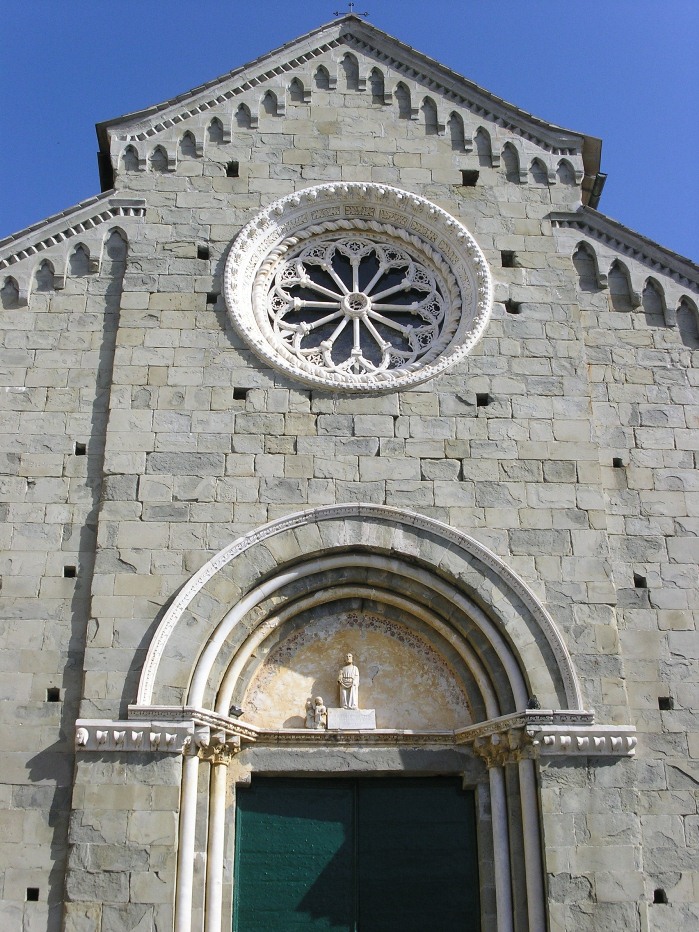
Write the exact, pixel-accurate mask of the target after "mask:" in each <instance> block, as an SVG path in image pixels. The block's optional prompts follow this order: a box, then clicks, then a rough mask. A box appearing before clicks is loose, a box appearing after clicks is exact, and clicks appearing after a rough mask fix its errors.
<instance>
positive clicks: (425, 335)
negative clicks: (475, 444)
mask: <svg viewBox="0 0 699 932" xmlns="http://www.w3.org/2000/svg"><path fill="white" fill-rule="evenodd" d="M268 307H269V316H270V322H271V324H272V327H273V329H274V331H275V333H276V334H277V335H278V337H279V338H280V339H281V340H282V341H283V342H284V344H285V345H286V346H287V348H288V349H289V350H290V351H291V352H292V353H293V354H294V355H295V356H296V357H297V358H299V359H301V360H305V361H307V362H310V363H312V364H314V365H316V366H319V367H322V368H324V369H327V370H329V371H332V372H345V373H348V374H353V375H362V374H364V373H372V372H377V371H381V370H387V369H396V368H405V367H409V366H410V365H411V364H413V363H416V362H417V361H419V360H420V358H421V357H422V356H423V355H424V354H425V353H426V352H427V350H429V348H430V347H431V346H432V344H433V343H434V342H435V340H436V339H437V338H438V336H439V334H440V331H441V328H442V325H443V323H444V318H445V308H446V299H445V294H444V287H443V285H441V283H440V282H439V281H438V279H437V276H436V275H435V273H434V271H432V270H431V269H429V268H428V267H427V266H426V265H425V264H424V263H423V262H419V261H418V260H416V259H415V258H414V257H413V256H411V255H410V254H409V253H408V252H406V251H405V250H404V249H401V248H399V247H398V246H395V245H392V244H385V243H376V242H372V241H371V240H369V239H367V238H365V237H352V238H347V237H338V238H335V239H332V240H328V239H324V240H323V241H322V242H316V243H313V244H311V245H309V246H306V247H305V248H304V249H303V250H302V251H301V252H300V253H299V254H298V255H297V256H295V257H293V258H290V259H288V260H287V261H285V262H284V263H283V265H282V266H281V267H280V268H279V269H278V270H277V273H276V275H275V276H274V278H273V280H272V283H271V285H270V290H269V304H268Z"/></svg>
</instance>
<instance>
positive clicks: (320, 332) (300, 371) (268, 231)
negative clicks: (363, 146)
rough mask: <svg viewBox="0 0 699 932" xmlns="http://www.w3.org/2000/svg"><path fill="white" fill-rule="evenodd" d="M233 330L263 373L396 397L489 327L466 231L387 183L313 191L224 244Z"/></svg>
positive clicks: (481, 264)
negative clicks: (265, 368) (264, 368)
mask: <svg viewBox="0 0 699 932" xmlns="http://www.w3.org/2000/svg"><path fill="white" fill-rule="evenodd" d="M224 290H225V295H226V304H227V306H228V313H229V315H230V318H231V321H232V323H233V325H234V327H235V329H236V331H237V332H238V334H239V335H240V336H241V337H242V339H243V340H244V341H245V343H246V344H247V345H248V346H249V347H250V349H252V350H253V351H254V353H255V354H256V355H257V356H258V357H259V358H260V359H261V360H262V361H263V362H264V363H265V364H267V365H269V366H271V367H272V368H273V369H276V370H277V371H279V372H281V373H283V375H284V376H287V377H291V378H293V379H297V380H299V381H301V382H303V383H305V384H306V385H311V386H321V387H323V388H325V389H329V390H333V391H350V392H367V391H393V390H396V389H399V388H406V387H409V386H411V385H417V384H419V383H420V382H424V381H426V380H427V379H431V378H434V377H435V376H437V375H439V374H440V373H442V372H444V371H445V370H446V369H448V368H449V367H450V366H453V365H454V364H456V363H457V362H459V361H460V360H462V359H464V357H465V356H466V355H467V353H468V352H469V350H470V349H471V348H472V347H473V346H474V345H475V343H476V342H477V341H478V339H479V338H480V336H481V335H482V333H483V331H484V330H485V327H486V325H487V322H488V319H489V316H490V310H491V302H492V292H491V284H490V275H489V273H488V267H487V264H486V262H485V259H484V257H483V254H482V253H481V251H480V249H479V248H478V246H477V244H476V243H475V241H474V239H473V237H472V236H471V234H470V233H469V232H468V230H466V228H465V227H464V226H462V225H461V224H460V223H459V222H458V221H457V220H455V219H454V218H453V217H451V216H450V215H449V214H448V213H447V212H446V211H444V210H442V209H441V208H439V207H437V206H436V205H434V204H431V203H430V202H429V201H427V200H426V199H425V198H422V197H418V196H417V195H415V194H410V193H409V192H407V191H401V190H399V189H398V188H393V187H390V186H389V185H378V184H359V183H354V182H348V183H346V184H337V185H335V184H327V185H317V186H315V187H312V188H306V189H305V190H302V191H298V192H295V193H293V194H289V195H288V196H287V197H283V198H281V199H280V200H278V201H275V202H274V203H273V204H270V205H269V206H268V207H266V208H265V209H264V210H263V211H261V212H260V213H259V214H257V216H256V217H254V218H253V219H252V220H251V221H250V222H249V223H248V224H247V226H245V227H244V228H243V229H242V230H241V231H240V233H239V234H238V236H237V237H236V239H235V241H234V242H233V244H232V245H231V249H230V252H229V254H228V258H227V260H226V269H225V277H224Z"/></svg>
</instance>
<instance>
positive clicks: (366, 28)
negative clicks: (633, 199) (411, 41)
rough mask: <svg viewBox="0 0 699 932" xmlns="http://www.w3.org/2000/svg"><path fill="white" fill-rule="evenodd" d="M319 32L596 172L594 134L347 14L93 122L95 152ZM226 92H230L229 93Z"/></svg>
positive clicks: (309, 45) (309, 46) (304, 49)
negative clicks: (576, 156) (525, 105)
mask: <svg viewBox="0 0 699 932" xmlns="http://www.w3.org/2000/svg"><path fill="white" fill-rule="evenodd" d="M324 35H325V37H326V42H325V44H326V47H328V48H329V47H332V46H333V45H337V44H340V43H342V42H346V43H347V44H348V45H350V46H351V45H358V46H360V47H361V46H362V45H365V46H366V48H368V49H371V51H372V52H374V53H375V54H376V55H377V56H378V57H379V58H384V59H385V60H387V61H390V64H391V67H394V68H396V70H398V71H401V70H403V71H409V72H410V71H411V72H413V74H411V75H409V77H411V78H420V77H422V78H423V79H424V80H425V81H426V83H427V84H428V86H429V85H430V84H432V85H434V87H435V89H436V90H442V91H443V92H444V93H445V94H446V95H447V97H449V96H453V97H454V98H455V103H456V102H457V101H458V99H459V98H460V99H461V104H462V106H466V107H469V108H472V109H474V110H475V111H476V113H477V114H478V113H479V112H480V113H481V114H482V115H483V116H485V117H488V118H490V119H492V120H493V121H494V122H496V123H499V124H500V125H502V126H504V127H506V128H509V129H511V130H513V131H519V132H520V133H522V134H523V135H525V137H526V136H529V137H530V138H531V139H532V140H534V141H536V142H539V143H543V144H545V145H547V146H550V147H551V148H553V149H560V150H570V149H578V150H580V151H581V152H582V156H583V163H584V167H585V175H586V176H588V177H590V178H593V177H594V176H595V175H596V174H597V172H598V171H599V168H600V165H599V158H600V151H601V141H600V140H599V139H597V138H596V137H592V136H587V135H586V134H584V133H578V132H575V131H573V130H568V129H565V128H563V127H560V126H556V125H555V124H553V123H549V122H547V121H545V120H543V119H541V118H539V117H536V116H534V115H533V114H531V113H528V112H527V111H525V110H521V109H520V108H518V107H516V106H515V105H514V104H511V103H509V102H508V101H506V100H504V99H502V98H500V97H498V96H497V95H495V94H492V93H491V92H490V91H488V90H486V89H485V88H483V87H480V86H479V85H478V84H475V83H474V82H473V81H470V80H469V79H468V78H465V77H464V76H463V75H460V74H459V73H458V72H456V71H453V70H451V69H450V68H448V67H447V66H445V65H443V64H441V63H440V62H438V61H436V60H435V59H433V58H430V57H429V56H428V55H425V54H424V53H422V52H418V51H416V50H415V49H413V48H412V47H411V46H408V45H406V44H405V43H403V42H401V41H400V40H399V39H396V38H395V37H394V36H391V35H390V34H389V33H387V32H384V31H382V30H380V29H378V28H377V27H376V26H373V25H371V24H370V23H366V22H364V21H362V20H361V19H359V18H358V17H357V16H355V15H352V14H348V15H346V16H344V17H341V18H339V19H337V20H335V21H333V22H330V23H326V24H325V25H323V26H320V27H318V28H317V29H315V30H312V31H311V32H308V33H306V34H305V35H302V36H300V37H299V38H297V39H293V40H291V41H290V42H287V43H285V44H284V45H281V46H279V47H278V48H276V49H273V50H272V51H270V52H267V53H265V54H264V55H261V56H259V57H258V58H256V59H254V60H253V61H251V62H248V63H247V64H244V65H242V66H240V67H239V68H236V69H234V70H233V71H230V72H228V73H226V74H224V75H221V76H219V77H217V78H214V79H213V80H211V81H208V82H206V83H205V84H201V85H199V86H198V87H195V88H193V89H192V90H190V91H187V92H185V93H183V94H180V95H178V96H176V97H173V98H170V99H169V100H166V101H163V102H162V103H160V104H155V105H153V106H151V107H146V108H144V109H142V110H138V111H134V112H133V113H129V114H125V115H124V116H121V117H116V118H114V119H111V120H106V121H103V122H100V123H97V124H96V130H97V138H98V141H99V145H100V150H101V151H102V152H103V153H105V154H108V153H109V131H110V130H111V129H113V128H116V127H118V126H120V125H124V124H128V123H138V122H142V121H144V120H147V119H148V118H149V117H152V116H154V115H156V114H159V113H163V114H164V113H165V112H166V111H167V110H169V109H172V108H173V107H175V106H176V105H177V104H182V105H184V104H185V103H186V102H192V103H194V102H195V101H196V98H197V97H201V96H202V95H204V94H205V93H206V92H207V91H210V90H212V89H213V88H215V87H217V86H220V85H221V84H222V83H223V82H226V81H230V80H233V79H235V78H236V77H238V76H240V77H242V76H243V75H244V74H245V73H246V72H248V71H250V70H251V69H254V68H255V67H262V66H263V65H264V64H265V63H269V62H271V60H272V59H274V58H275V57H279V56H280V55H282V54H283V53H284V52H287V51H290V50H292V49H294V50H295V52H296V54H295V56H294V58H302V57H303V56H304V55H311V54H312V53H315V54H317V52H318V51H322V50H323V49H322V48H320V49H319V48H318V46H317V44H316V45H314V43H316V42H317V40H318V39H319V37H321V36H324ZM381 42H382V43H385V44H387V45H389V46H393V47H394V48H395V49H397V50H398V51H399V52H400V54H401V57H402V58H401V60H399V59H398V58H395V57H394V56H393V55H392V54H391V52H390V49H389V50H388V51H387V50H384V49H381V48H380V47H377V45H378V43H381ZM315 54H313V55H312V57H315ZM264 77H265V76H264V75H263V76H259V77H254V78H252V79H251V80H252V81H254V82H255V83H257V82H260V81H261V80H263V79H264ZM226 96H235V95H234V94H229V95H226ZM219 102H220V101H218V100H216V99H214V100H212V101H206V102H205V103H206V106H203V105H202V103H200V104H199V105H198V107H197V109H199V110H201V109H210V108H211V107H212V106H214V105H215V104H216V103H219ZM185 118H186V116H185V117H183V116H179V119H175V120H174V121H173V122H180V121H181V120H182V119H185ZM154 132H155V130H154ZM149 135H150V134H149ZM562 154H563V153H562Z"/></svg>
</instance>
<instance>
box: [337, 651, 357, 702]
mask: <svg viewBox="0 0 699 932" xmlns="http://www.w3.org/2000/svg"><path fill="white" fill-rule="evenodd" d="M345 660H346V662H345V665H344V667H343V668H342V669H341V670H340V672H339V674H338V677H337V682H338V683H339V684H340V705H341V706H342V708H343V709H358V708H359V670H358V669H357V668H356V667H355V665H354V662H353V658H352V654H347V657H346V658H345Z"/></svg>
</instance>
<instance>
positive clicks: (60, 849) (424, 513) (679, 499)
mask: <svg viewBox="0 0 699 932" xmlns="http://www.w3.org/2000/svg"><path fill="white" fill-rule="evenodd" d="M98 137H99V141H100V174H101V179H102V185H103V193H102V194H101V195H98V196H97V197H95V198H92V199H91V200H88V201H85V202H83V203H81V204H79V205H77V206H76V207H75V208H72V209H70V210H67V211H66V212H64V213H62V214H60V215H59V216H55V217H50V218H48V219H47V220H46V221H44V222H42V223H40V224H37V225H36V226H34V227H31V228H29V229H28V230H25V231H22V232H21V233H19V234H17V235H16V236H12V237H9V238H8V239H6V240H4V241H2V242H0V287H1V296H2V333H3V343H2V359H3V377H4V384H5V389H4V391H3V394H2V398H3V406H4V407H3V414H2V424H3V450H2V457H3V470H2V472H3V478H2V479H1V480H0V488H1V489H2V500H3V509H4V514H5V519H6V520H5V523H4V525H3V528H2V531H1V533H2V536H3V558H2V560H3V562H2V571H1V572H2V589H1V590H0V602H1V603H2V616H1V617H2V649H3V671H4V672H3V674H2V678H1V680H0V682H1V684H2V685H1V686H0V688H1V689H2V699H3V703H2V707H3V709H4V716H3V725H4V727H3V734H4V736H5V739H4V740H5V745H4V754H3V761H2V768H1V770H2V780H3V783H2V789H1V792H2V794H3V795H2V799H3V810H4V813H3V826H4V838H3V839H2V844H1V845H0V850H1V852H2V855H1V856H2V870H3V875H4V884H3V898H2V907H1V912H0V915H2V917H3V919H2V923H3V928H5V929H8V930H15V929H16V930H20V929H21V930H28V932H29V930H31V932H36V930H51V932H54V930H59V929H62V930H66V932H68V930H69V932H88V930H90V932H92V930H100V932H112V930H124V932H125V930H139V932H146V930H151V929H157V930H159V932H163V930H176V932H220V930H222V929H231V928H232V929H233V930H234V932H262V930H280V929H285V930H286V929H288V930H291V929H296V930H298V932H303V930H310V929H314V930H334V932H337V930H348V932H349V930H358V932H392V930H395V929H401V930H403V932H405V930H412V929H415V930H417V929H420V930H422V929H424V928H425V927H426V926H427V924H428V923H430V924H431V925H432V926H433V927H435V928H437V929H439V930H444V932H447V930H449V932H451V930H457V929H463V930H466V929H469V930H475V929H479V930H483V932H496V930H497V932H543V930H547V929H548V930H551V932H563V930H566V932H573V930H576V932H582V930H590V932H593V930H594V932H600V930H621V929H623V930H636V932H642V930H643V932H645V930H668V929H673V930H685V929H686V930H689V929H692V928H695V927H696V925H697V923H698V922H699V873H698V872H697V862H698V855H699V815H698V814H697V781H698V780H699V771H698V768H697V758H698V757H699V735H698V732H697V727H696V710H697V707H698V705H699V692H698V689H697V682H698V677H697V661H698V660H699V654H698V650H699V646H698V642H697V635H696V622H697V619H698V617H699V577H698V575H697V565H698V564H699V471H697V466H698V462H697V459H698V457H699V430H697V428H698V427H699V376H698V375H697V372H698V368H697V363H698V362H699V316H698V315H699V312H698V305H699V268H697V266H696V265H694V264H693V263H691V262H690V261H689V260H687V259H684V258H683V257H681V256H678V255H676V254H674V253H672V252H670V251H669V250H667V249H664V248H663V247H661V246H659V245H657V244H655V243H652V242H651V241H649V240H647V239H646V238H644V237H643V236H642V235H639V234H638V233H635V232H633V231H631V230H629V229H627V228H625V227H623V226H622V225H621V224H619V223H618V222H616V221H613V220H611V219H610V218H608V217H606V216H605V215H604V214H602V213H600V212H599V211H598V210H597V206H598V203H599V199H600V195H601V191H602V186H603V182H604V176H603V175H602V173H601V171H600V152H601V143H600V141H599V140H597V139H594V138H592V137H588V136H585V135H583V134H580V133H577V132H574V131H570V130H566V129H562V128H560V127H557V126H553V125H551V124H549V123H547V122H545V121H544V120H541V119H538V118H536V117H533V116H532V115H531V114H528V113H525V112H524V111H521V110H518V109H517V108H516V107H514V106H512V105H511V104H508V103H506V102H504V101H502V100H500V99H499V98H496V97H494V96H493V95H492V94H489V93H488V92H487V91H485V90H484V89H482V88H480V87H478V86H477V85H475V84H473V83H471V82H470V81H468V80H466V79H464V78H462V77H461V76H460V75H457V74H455V73H453V72H451V71H450V70H449V69H447V68H445V67H443V66H442V65H440V64H439V63H438V62H435V61H433V60H431V59H428V58H427V57H425V56H423V55H422V54H420V53H419V52H417V51H415V50H413V49H412V48H409V47H407V46H405V45H403V44H402V43H401V42H399V41H398V40H396V39H394V38H392V37H390V36H388V35H386V34H385V33H383V32H381V31H380V30H378V29H376V28H375V27H373V26H371V25H370V24H368V23H365V22H363V21H361V20H360V19H358V18H357V17H355V16H351V15H350V16H346V17H343V18H341V19H338V20H337V21H335V22H333V23H331V24H329V25H326V26H324V27H321V28H320V29H318V30H315V31H314V32H311V33H309V34H307V35H305V36H302V37H300V38H299V39H296V40H294V41H293V42H290V43H289V44H288V45H286V46H284V47H282V48H280V49H277V50H275V51H273V52H271V53H269V54H268V55H265V56H263V57H262V58H260V59H258V60H256V61H254V62H252V63H250V64H248V65H245V66H244V67H242V68H240V69H238V70H236V71H233V72H231V73H230V74H228V75H225V76H223V77H222V78H220V79H218V80H216V81H213V82H211V83H210V84H208V85H205V86H202V87H199V88H196V89H195V90H193V91H191V92H189V93H187V94H184V95H181V96H179V97H177V98H175V99H173V100H170V101H166V102H164V103H163V104H161V105H159V106H157V107H153V108H150V109H149V110H146V111H142V112H139V113H134V114H130V115H128V116H125V117H122V118H120V119H116V120H112V121H109V122H107V123H104V124H100V125H99V126H98Z"/></svg>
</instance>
